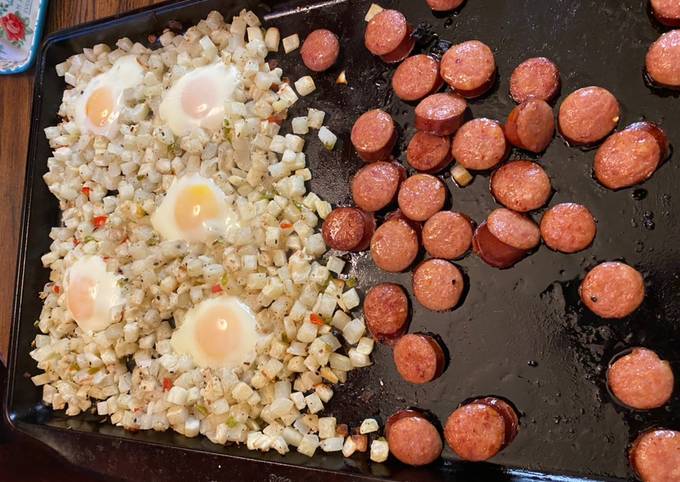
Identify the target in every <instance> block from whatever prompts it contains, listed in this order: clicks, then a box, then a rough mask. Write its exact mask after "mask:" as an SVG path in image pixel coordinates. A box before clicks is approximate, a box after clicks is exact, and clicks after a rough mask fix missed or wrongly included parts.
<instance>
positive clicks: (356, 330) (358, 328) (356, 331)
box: [298, 318, 366, 345]
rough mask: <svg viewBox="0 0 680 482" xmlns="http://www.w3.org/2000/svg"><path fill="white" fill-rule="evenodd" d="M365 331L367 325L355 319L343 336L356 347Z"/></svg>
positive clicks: (343, 332) (344, 330)
mask: <svg viewBox="0 0 680 482" xmlns="http://www.w3.org/2000/svg"><path fill="white" fill-rule="evenodd" d="M365 331H366V325H364V322H363V321H362V320H360V319H358V318H355V319H353V320H352V321H350V322H349V323H347V324H346V325H345V327H344V328H343V329H342V336H343V337H345V340H347V343H349V344H350V345H354V344H356V343H358V342H359V340H360V339H361V337H362V336H364V332H365ZM298 339H299V338H298Z"/></svg>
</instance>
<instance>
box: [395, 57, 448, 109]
mask: <svg viewBox="0 0 680 482" xmlns="http://www.w3.org/2000/svg"><path fill="white" fill-rule="evenodd" d="M443 83H444V81H443V80H442V78H441V77H440V76H439V62H437V60H435V59H434V58H432V57H430V56H429V55H424V54H419V55H414V56H412V57H409V58H407V59H406V60H404V61H403V62H402V63H401V64H399V67H397V70H396V71H395V72H394V76H392V89H393V90H394V93H395V95H396V96H397V97H399V98H400V99H401V100H405V101H406V102H412V101H414V100H420V99H422V98H423V97H425V96H427V95H430V94H432V93H434V92H436V91H437V90H438V89H439V88H440V87H441V86H442V84H443Z"/></svg>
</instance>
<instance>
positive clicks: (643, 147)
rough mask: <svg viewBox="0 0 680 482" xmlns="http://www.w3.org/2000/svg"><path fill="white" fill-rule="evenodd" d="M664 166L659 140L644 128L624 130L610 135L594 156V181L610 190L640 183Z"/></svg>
mask: <svg viewBox="0 0 680 482" xmlns="http://www.w3.org/2000/svg"><path fill="white" fill-rule="evenodd" d="M660 163H661V150H660V149H659V143H658V142H657V140H656V138H655V137H654V136H653V135H652V134H651V133H649V132H648V131H646V130H643V129H625V130H623V131H620V132H617V133H615V134H612V135H611V136H609V138H608V139H607V140H606V141H604V143H603V144H602V145H601V146H600V147H599V149H598V150H597V152H596V153H595V161H594V163H593V172H594V173H595V178H596V179H597V180H598V181H599V182H600V184H602V185H603V186H605V187H607V188H609V189H621V188H624V187H629V186H634V185H635V184H640V183H642V182H644V181H646V180H647V179H649V178H650V177H652V174H654V171H656V168H657V167H659V164H660Z"/></svg>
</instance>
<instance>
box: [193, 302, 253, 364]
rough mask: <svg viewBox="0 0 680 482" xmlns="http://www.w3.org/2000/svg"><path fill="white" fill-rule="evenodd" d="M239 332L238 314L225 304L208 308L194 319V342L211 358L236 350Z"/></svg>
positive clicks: (240, 331)
mask: <svg viewBox="0 0 680 482" xmlns="http://www.w3.org/2000/svg"><path fill="white" fill-rule="evenodd" d="M241 333H242V327H241V323H240V320H239V317H238V314H237V313H234V312H233V311H232V310H231V309H229V308H228V307H225V306H215V307H213V308H210V309H209V310H207V311H206V312H205V313H203V315H202V316H201V317H200V318H199V319H198V320H197V321H196V342H197V343H198V346H200V347H201V348H202V350H203V351H204V352H205V354H206V355H208V356H209V357H210V358H213V359H220V358H224V356H225V355H226V354H229V353H232V352H234V351H236V350H237V348H238V346H239V344H240V341H241Z"/></svg>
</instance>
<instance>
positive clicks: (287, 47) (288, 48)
mask: <svg viewBox="0 0 680 482" xmlns="http://www.w3.org/2000/svg"><path fill="white" fill-rule="evenodd" d="M299 46H300V37H298V34H296V33H294V34H293V35H289V36H288V37H284V38H283V51H284V52H286V53H287V54H289V53H291V52H292V51H293V50H295V49H297V48H298V47H299Z"/></svg>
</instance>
